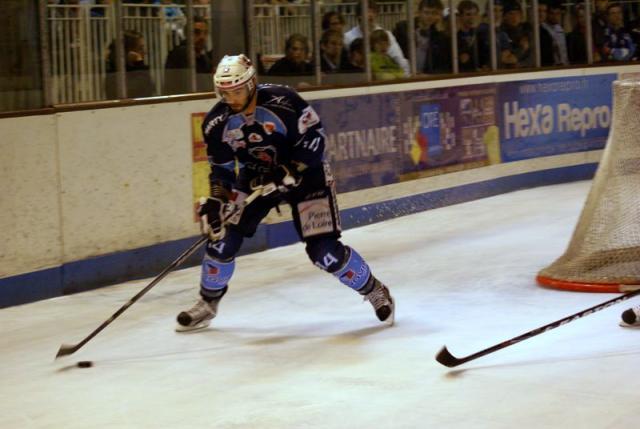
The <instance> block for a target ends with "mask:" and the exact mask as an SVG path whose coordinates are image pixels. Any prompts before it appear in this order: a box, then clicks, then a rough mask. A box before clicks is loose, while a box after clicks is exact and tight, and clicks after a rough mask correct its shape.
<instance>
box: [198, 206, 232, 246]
mask: <svg viewBox="0 0 640 429" xmlns="http://www.w3.org/2000/svg"><path fill="white" fill-rule="evenodd" d="M228 207H229V200H228V199H227V198H225V197H224V196H217V197H209V198H205V197H202V198H200V206H199V207H198V215H199V216H200V229H201V230H202V233H203V234H206V235H208V236H209V238H210V239H211V240H213V241H217V240H220V239H221V238H222V237H224V232H225V230H224V223H223V220H224V219H225V213H226V212H227V209H228Z"/></svg>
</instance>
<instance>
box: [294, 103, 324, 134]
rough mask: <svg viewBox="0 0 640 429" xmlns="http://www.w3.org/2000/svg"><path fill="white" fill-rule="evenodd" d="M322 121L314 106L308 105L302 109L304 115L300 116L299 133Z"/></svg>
mask: <svg viewBox="0 0 640 429" xmlns="http://www.w3.org/2000/svg"><path fill="white" fill-rule="evenodd" d="M319 123H320V117H319V116H318V114H317V113H316V111H315V110H313V107H311V106H307V107H305V109H304V110H303V111H302V115H301V116H300V118H298V133H300V134H304V133H306V132H307V130H308V129H309V128H311V127H313V126H314V125H315V124H319Z"/></svg>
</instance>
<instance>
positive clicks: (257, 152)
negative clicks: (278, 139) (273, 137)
mask: <svg viewBox="0 0 640 429" xmlns="http://www.w3.org/2000/svg"><path fill="white" fill-rule="evenodd" d="M277 153H278V152H277V151H276V148H275V147H273V146H258V147H252V148H249V155H251V156H252V157H254V158H256V159H259V160H260V161H261V162H262V163H263V164H267V165H273V164H275V163H277Z"/></svg>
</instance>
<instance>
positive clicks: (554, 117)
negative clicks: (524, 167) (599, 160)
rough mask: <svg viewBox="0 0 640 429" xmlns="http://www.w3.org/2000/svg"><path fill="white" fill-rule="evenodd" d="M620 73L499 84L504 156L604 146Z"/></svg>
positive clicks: (531, 155) (522, 156)
mask: <svg viewBox="0 0 640 429" xmlns="http://www.w3.org/2000/svg"><path fill="white" fill-rule="evenodd" d="M616 77H617V75H615V74H605V75H598V76H583V77H571V78H554V79H542V80H528V81H520V82H505V83H500V84H498V100H499V101H498V110H499V115H500V116H499V117H500V121H499V123H500V146H501V151H502V152H501V155H502V160H503V161H517V160H520V159H528V158H535V157H540V156H550V155H558V154H562V153H569V152H580V151H586V150H594V149H601V148H603V147H604V145H605V143H606V139H607V136H608V133H609V126H610V125H611V119H612V118H611V115H612V111H613V110H612V103H611V100H612V83H613V81H614V80H615V79H616Z"/></svg>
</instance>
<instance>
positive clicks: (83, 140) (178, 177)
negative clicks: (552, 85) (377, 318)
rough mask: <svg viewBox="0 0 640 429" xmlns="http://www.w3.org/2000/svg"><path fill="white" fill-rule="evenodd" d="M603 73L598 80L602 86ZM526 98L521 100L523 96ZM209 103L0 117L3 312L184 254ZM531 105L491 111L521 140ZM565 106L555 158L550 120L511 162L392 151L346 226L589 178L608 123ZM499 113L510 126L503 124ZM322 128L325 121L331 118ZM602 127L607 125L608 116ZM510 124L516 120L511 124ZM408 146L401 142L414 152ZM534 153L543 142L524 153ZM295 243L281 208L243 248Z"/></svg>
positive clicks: (152, 268)
mask: <svg viewBox="0 0 640 429" xmlns="http://www.w3.org/2000/svg"><path fill="white" fill-rule="evenodd" d="M634 73H635V74H638V73H640V66H620V67H604V68H591V69H573V70H559V71H546V72H537V73H528V74H526V75H523V74H512V75H498V76H482V77H474V78H465V79H455V80H453V79H452V80H439V81H428V82H416V83H403V84H395V85H384V86H370V87H360V88H350V89H339V90H325V91H308V92H304V93H303V96H304V97H305V98H306V99H307V100H309V101H310V102H311V103H312V104H313V105H314V107H316V106H317V107H318V109H319V110H320V113H321V117H323V120H324V117H325V115H324V114H323V113H322V110H323V108H324V109H325V110H328V109H329V108H331V106H332V104H331V103H332V102H333V101H334V100H338V101H340V100H351V101H353V100H361V101H363V102H367V101H371V100H373V102H377V101H376V100H377V99H376V98H375V97H391V98H393V100H396V101H393V102H392V103H391V104H394V103H395V104H397V103H398V101H397V100H398V99H399V100H401V101H400V102H401V103H402V102H406V101H407V100H409V101H410V100H411V98H412V97H413V95H412V94H414V93H415V94H418V95H419V96H420V97H424V95H425V94H427V93H429V91H436V92H437V91H441V92H442V93H445V92H446V91H450V92H451V91H455V89H456V88H458V87H462V86H464V87H469V88H474V87H478V88H480V87H482V88H484V87H487V86H489V87H490V86H491V85H496V84H500V83H505V84H508V83H510V82H514V83H518V82H522V81H524V80H525V78H526V80H527V81H532V80H537V81H545V80H546V79H549V80H550V81H554V79H555V80H556V81H557V80H558V79H572V78H576V79H580V78H585V79H586V78H588V79H590V82H596V84H598V85H605V84H606V82H608V80H607V79H609V80H611V79H613V78H619V77H627V76H632V75H634ZM603 76H604V77H606V79H605V80H604V81H603V82H605V83H604V84H600V83H598V82H599V81H598V78H599V77H603ZM611 76H613V78H612V77H611ZM554 82H555V81H554ZM483 85H484V86H483ZM609 91H610V89H609ZM604 93H606V91H605V92H604ZM554 94H555V92H554V93H553V94H552V93H550V94H548V98H549V99H551V100H553V99H554V97H555V95H554ZM358 97H359V98H358ZM371 97H374V98H371ZM394 97H395V98H394ZM402 97H404V98H402ZM496 97H497V96H496ZM520 97H522V98H520V99H521V100H525V101H526V100H528V99H529V98H528V96H527V95H521V96H520ZM538 97H547V95H545V94H538ZM498 98H499V97H498ZM498 98H496V99H498ZM541 99H544V98H541ZM402 100H404V101H402ZM214 101H215V100H214V99H206V100H202V99H200V100H190V101H175V102H161V103H157V104H142V105H132V106H128V107H111V108H100V109H94V110H76V111H68V112H54V113H51V114H40V115H32V116H24V117H12V118H4V119H0V135H2V140H1V142H0V145H1V149H2V157H1V158H0V179H1V180H2V184H3V195H2V198H1V199H0V231H1V233H0V234H1V236H0V238H1V242H2V244H1V245H0V307H5V306H10V305H18V304H22V303H27V302H31V301H34V300H39V299H45V298H51V297H55V296H59V295H63V294H68V293H74V292H79V291H83V290H88V289H92V288H95V287H100V286H104V285H108V284H114V283H118V282H122V281H125V280H129V279H134V278H141V277H148V276H154V275H155V274H157V273H158V272H159V271H161V270H162V269H163V268H164V267H166V266H167V265H168V264H169V263H170V262H171V261H172V260H174V259H175V258H176V256H177V255H178V254H180V253H181V252H182V251H183V250H184V249H186V248H187V247H188V246H189V244H190V243H192V242H193V241H194V240H195V239H196V238H197V235H198V233H199V230H198V225H197V223H196V222H195V218H194V198H195V197H196V196H197V195H196V193H197V191H198V190H199V189H201V187H202V176H203V173H202V165H201V162H202V160H201V159H200V160H199V161H198V158H197V156H196V152H197V148H198V145H197V143H198V142H197V140H198V137H197V136H198V127H197V118H198V117H200V118H201V117H202V114H203V113H204V112H206V111H208V109H209V108H210V107H211V106H212V104H213V103H214ZM607 102H609V103H610V100H608V101H607ZM323 103H324V104H323ZM523 103H524V102H522V101H521V103H520V104H521V105H522V104H523ZM504 104H505V105H507V104H508V103H504ZM539 104H540V103H538V104H532V105H531V106H530V107H526V108H523V107H522V106H520V107H518V106H517V104H513V107H514V109H515V110H514V111H511V110H509V109H510V108H511V107H510V106H511V104H509V105H508V106H507V107H505V108H504V112H502V113H501V114H500V115H496V118H495V121H496V124H495V125H496V126H497V127H498V130H499V131H500V140H504V137H505V132H506V133H511V134H516V136H515V137H518V133H520V134H522V136H524V137H527V136H531V135H532V134H535V132H536V131H535V129H534V128H535V127H533V128H532V125H531V124H533V123H534V122H533V121H534V120H538V117H540V118H541V119H540V120H543V119H545V118H544V112H545V108H546V107H545V106H543V105H540V106H539ZM564 104H566V103H564ZM564 104H563V103H561V102H560V101H558V102H557V103H556V104H555V105H554V106H555V107H558V111H560V110H561V107H562V106H564ZM561 105H562V106H561ZM323 106H324V107H323ZM327 106H328V107H327ZM383 107H384V106H383ZM552 107H553V106H552ZM552 107H550V108H549V109H551V108H552ZM500 108H502V107H501V106H498V108H497V110H499V109H500ZM536 109H537V110H538V111H537V112H536ZM604 109H605V110H606V108H604ZM394 112H395V114H396V116H398V112H399V113H400V115H401V114H402V112H403V110H402V108H400V109H399V110H398V108H397V106H396V110H395V111H394ZM582 112H583V115H582V117H583V118H587V119H588V118H591V119H592V120H591V122H592V123H593V124H595V125H598V122H597V121H598V117H597V116H596V115H598V114H599V112H598V111H596V109H595V108H594V109H591V110H590V109H589V108H584V109H582ZM585 112H586V113H585ZM383 113H384V112H383ZM564 113H565V114H566V115H565V117H564V118H556V121H559V120H563V121H564V122H563V124H564V126H565V127H574V128H575V129H574V130H573V134H574V135H576V136H579V137H576V138H577V139H578V140H573V141H572V143H571V144H567V145H566V148H564V149H563V151H562V152H563V153H550V154H547V152H545V151H546V150H548V148H547V146H544V147H543V146H537V145H539V144H540V142H546V141H549V140H550V139H551V140H553V139H554V138H555V137H557V136H556V135H554V134H552V135H550V136H549V135H548V136H545V135H544V129H545V124H544V122H541V124H542V125H540V127H538V128H540V130H538V131H539V132H540V133H541V134H542V135H540V136H539V137H540V140H531V147H518V146H517V143H518V142H519V141H522V142H524V143H525V146H526V144H528V140H526V138H524V137H523V138H522V139H520V140H518V139H517V138H516V139H513V138H512V142H515V143H513V144H512V146H513V147H514V148H515V150H514V151H512V152H508V151H505V150H504V148H503V152H502V153H503V157H511V159H503V160H502V162H500V161H498V162H495V160H493V161H492V160H491V159H490V158H491V157H490V156H489V155H487V153H482V152H481V151H480V152H478V154H477V155H478V156H477V159H474V160H472V162H468V163H466V164H464V165H463V164H460V165H462V167H461V168H456V165H458V164H456V163H453V164H447V165H444V164H443V165H442V166H437V167H438V168H423V169H421V170H420V169H419V168H417V167H416V168H414V167H415V166H414V165H412V164H411V162H408V158H407V157H406V156H405V157H404V158H403V157H402V156H400V155H398V154H393V158H392V161H391V162H392V163H391V164H390V165H396V164H394V163H398V162H399V163H404V164H402V165H404V167H401V168H404V169H405V170H403V171H402V172H401V173H398V174H395V175H389V174H380V175H379V176H375V175H370V176H366V177H364V178H363V176H362V175H361V176H358V177H355V176H354V177H350V178H349V177H348V178H346V180H345V181H344V182H345V183H346V184H347V185H348V189H347V190H345V191H343V192H341V193H340V194H339V197H338V201H339V204H340V206H341V208H342V222H343V227H344V228H352V227H356V226H361V225H366V224H369V223H372V222H378V221H382V220H385V219H389V218H393V217H397V216H402V215H407V214H411V213H415V212H418V211H422V210H427V209H431V208H436V207H441V206H445V205H449V204H456V203H460V202H464V201H470V200H473V199H477V198H483V197H487V196H491V195H496V194H499V193H504V192H509V191H513V190H516V189H523V188H527V187H534V186H542V185H549V184H554V183H562V182H568V181H573V180H585V179H589V178H591V177H592V175H593V173H594V172H595V169H596V167H597V162H598V160H599V157H600V154H601V147H602V146H603V144H602V133H604V135H605V138H606V133H607V131H608V130H606V129H601V130H591V129H588V127H587V126H588V125H589V121H588V120H586V119H585V120H580V118H579V117H578V118H576V117H575V114H574V116H573V117H572V116H570V115H571V112H570V111H568V110H566V109H565V110H564ZM574 113H575V112H574ZM361 114H362V115H364V116H366V117H367V120H368V121H369V122H368V123H367V126H368V127H370V128H371V129H375V128H376V127H377V126H378V125H381V124H380V122H381V121H385V120H386V118H384V119H381V116H376V115H369V114H368V112H367V111H363V112H361ZM529 114H530V115H531V116H530V117H529V116H527V115H529ZM327 115H329V113H327ZM505 115H506V116H505ZM503 116H504V118H506V120H507V121H511V122H513V124H505V123H500V122H501V119H500V118H501V117H503ZM514 118H515V119H514ZM572 118H573V119H572ZM547 119H549V118H547ZM395 120H397V121H403V120H404V118H402V117H399V118H396V119H395ZM324 122H325V127H329V126H330V124H328V123H327V121H326V120H324ZM329 122H331V121H329ZM502 122H505V121H504V120H502ZM399 123H400V122H399ZM523 124H524V125H523ZM527 124H528V125H527ZM585 124H586V125H585ZM599 124H600V125H606V117H605V116H602V117H601V120H600V123H599ZM595 125H594V126H595ZM506 126H509V127H511V128H509V130H508V131H505V130H507V129H506V128H505V127H506ZM558 127H560V125H559V124H558ZM396 128H397V127H396ZM394 129H395V128H394ZM598 132H599V133H600V134H592V133H598ZM590 133H591V134H590ZM409 134H410V133H409ZM409 134H407V133H404V134H402V133H400V134H398V135H399V136H401V137H399V139H400V140H403V139H404V140H406V138H407V136H408V135H409ZM595 135H597V136H599V137H598V138H595V137H593V136H595ZM590 136H591V137H590ZM511 137H514V136H511ZM545 138H546V140H545ZM581 139H582V140H581ZM404 140H403V141H399V142H398V145H399V146H403V147H405V148H409V146H408V144H407V142H406V141H404ZM576 142H577V143H576ZM572 145H573V146H572ZM536 147H537V148H538V149H540V150H536V151H531V150H530V149H531V148H536ZM409 149H411V150H413V149H415V148H414V147H410V148H409ZM409 149H407V150H409ZM543 149H544V150H543ZM487 150H489V149H487ZM407 155H408V152H407ZM377 159H378V158H375V157H374V158H363V159H361V160H359V161H353V162H359V163H360V164H362V165H364V166H365V167H366V165H367V164H366V163H372V162H377V161H376V160H377ZM379 159H380V160H383V157H381V158H379ZM390 159H391V158H390ZM398 160H399V161H398ZM350 162H351V161H349V160H347V161H345V160H342V161H337V164H338V166H340V164H341V163H342V164H343V166H344V167H345V170H348V167H349V165H351V164H350ZM199 163H200V164H199ZM407 163H408V164H409V166H408V167H407V166H406V164H407ZM398 165H400V164H398ZM416 165H417V164H416ZM399 168H400V167H399ZM407 168H409V170H411V169H412V168H414V170H415V171H414V170H411V171H409V170H407ZM382 173H384V172H382ZM345 174H346V173H345ZM338 180H340V177H339V178H338ZM367 183H369V184H368V185H367ZM349 187H351V188H353V189H351V188H349ZM295 240H296V236H295V232H294V230H293V227H292V225H291V221H290V215H289V213H288V212H287V210H283V212H282V213H281V214H277V213H272V214H270V215H269V217H268V218H267V219H266V221H265V222H264V223H263V224H262V225H261V227H260V228H259V231H258V233H257V234H256V236H255V237H253V238H252V239H251V240H248V241H247V242H246V243H245V246H244V249H243V252H244V253H248V252H255V251H259V250H263V249H267V248H270V247H275V246H281V245H286V244H290V243H292V242H294V241H295ZM200 258H201V253H198V254H195V255H194V256H193V257H192V258H191V259H190V260H189V262H188V263H187V264H186V265H187V266H188V265H193V264H197V263H198V262H199V260H200ZM194 281H197V279H194Z"/></svg>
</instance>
